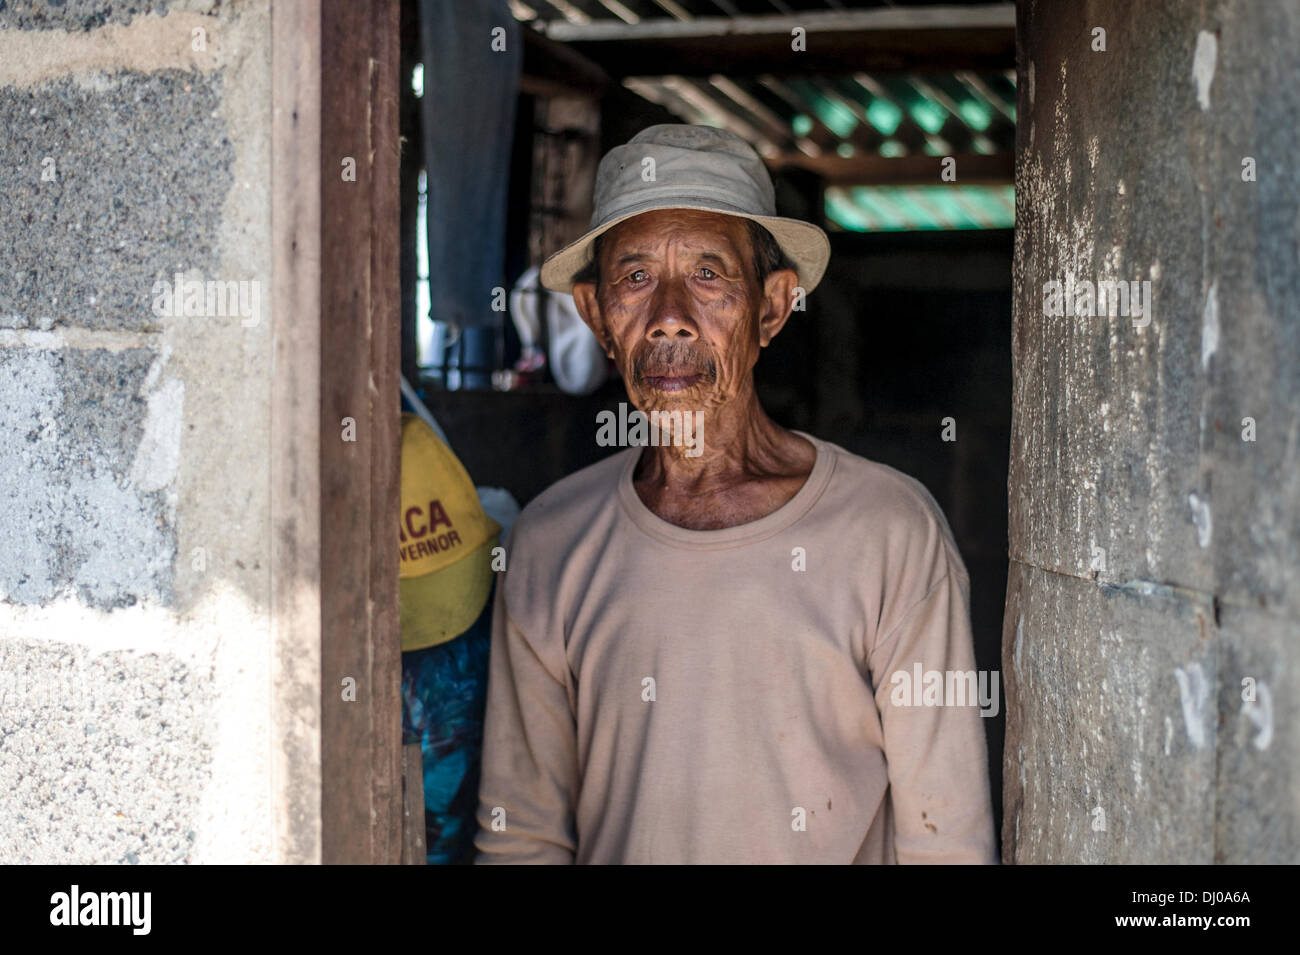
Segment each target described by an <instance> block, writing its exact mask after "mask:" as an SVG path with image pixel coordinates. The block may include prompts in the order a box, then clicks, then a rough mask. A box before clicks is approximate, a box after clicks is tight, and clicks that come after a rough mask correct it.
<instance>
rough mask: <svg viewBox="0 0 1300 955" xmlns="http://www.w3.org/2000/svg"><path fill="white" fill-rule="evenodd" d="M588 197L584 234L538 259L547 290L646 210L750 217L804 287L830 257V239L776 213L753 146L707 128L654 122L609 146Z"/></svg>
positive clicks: (558, 287) (568, 286) (561, 288)
mask: <svg viewBox="0 0 1300 955" xmlns="http://www.w3.org/2000/svg"><path fill="white" fill-rule="evenodd" d="M647 159H652V160H654V162H653V163H647V162H646V160H647ZM594 200H595V202H594V205H595V209H594V211H593V212H592V215H591V226H590V229H589V230H588V232H587V233H586V235H584V236H583V237H582V238H580V239H578V240H577V241H575V242H571V243H569V244H568V245H566V246H565V247H564V248H562V249H560V251H558V252H556V253H555V254H554V255H552V256H551V257H550V258H548V259H547V260H546V261H545V262H544V263H542V275H541V279H542V284H543V285H544V286H546V287H547V288H548V289H551V290H552V291H555V292H564V293H566V294H572V293H573V277H574V276H575V275H576V274H577V273H578V272H580V271H581V270H582V269H583V268H584V267H585V266H586V265H587V263H588V262H589V261H590V259H591V244H592V241H593V240H594V239H595V238H596V236H598V235H600V234H601V233H602V232H605V231H607V230H609V229H612V228H613V227H614V226H616V225H618V224H619V223H620V222H622V221H623V220H624V219H630V218H632V216H635V215H640V214H641V213H643V212H650V211H651V210H653V209H701V210H705V211H710V212H721V213H725V214H727V215H733V216H742V217H744V218H746V219H753V220H754V221H755V222H757V223H759V224H761V225H763V226H764V227H766V228H767V230H768V231H769V232H771V233H772V235H773V237H774V238H775V239H776V241H777V243H778V244H779V245H780V246H781V248H782V250H783V251H784V252H785V254H786V255H787V256H788V257H789V258H790V261H792V262H793V263H794V265H795V268H796V269H797V270H798V273H799V285H800V287H802V288H803V289H804V290H805V291H806V292H811V291H812V290H813V289H814V288H815V287H816V285H817V283H818V282H820V281H821V277H822V274H823V273H824V272H825V271H826V263H827V261H828V260H829V259H830V257H831V243H830V239H828V238H827V237H826V233H825V232H823V231H822V230H821V229H820V228H818V227H817V226H815V225H813V224H812V223H811V222H804V221H803V220H802V219H788V218H785V217H783V216H778V215H777V214H776V193H775V191H774V190H773V188H772V177H771V176H770V175H768V172H767V167H766V166H765V165H763V160H762V159H761V158H759V155H758V153H756V152H755V151H754V149H753V147H752V146H750V145H749V143H747V142H745V140H743V139H741V138H740V137H739V136H737V135H736V134H735V133H731V132H728V131H727V130H725V129H717V128H715V127H713V126H691V125H684V124H673V123H661V124H659V125H657V126H650V127H647V128H646V129H643V130H642V131H641V132H639V133H637V134H636V135H635V136H633V137H632V138H631V139H630V140H629V141H628V142H627V143H626V144H624V145H622V146H615V147H614V148H613V149H611V150H610V151H609V152H608V153H606V154H605V158H604V159H602V160H601V161H600V166H599V168H598V169H597V170H596V189H595V196H594Z"/></svg>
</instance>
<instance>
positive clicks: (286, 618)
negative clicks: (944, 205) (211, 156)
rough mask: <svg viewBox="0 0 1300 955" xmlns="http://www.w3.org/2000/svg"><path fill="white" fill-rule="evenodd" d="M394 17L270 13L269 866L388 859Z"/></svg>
mask: <svg viewBox="0 0 1300 955" xmlns="http://www.w3.org/2000/svg"><path fill="white" fill-rule="evenodd" d="M398 15H399V3H398V0H373V2H367V3H355V2H348V0H277V2H276V3H275V4H272V11H271V35H272V39H271V48H272V52H271V60H272V124H271V129H272V215H271V220H272V221H271V230H272V240H273V248H274V253H273V269H274V283H273V284H274V287H273V292H272V308H273V312H274V316H273V318H274V326H273V327H274V346H273V356H274V357H273V369H272V381H271V401H272V447H271V449H270V450H271V461H272V491H271V499H272V505H271V507H272V601H273V607H272V620H273V640H272V653H273V661H274V663H273V671H274V683H273V686H274V689H273V711H272V721H271V722H272V730H271V731H272V734H273V738H272V748H273V752H274V754H275V756H274V762H273V778H274V785H273V791H274V793H273V799H274V800H275V802H276V805H275V806H274V807H273V808H274V809H275V814H276V824H275V833H276V843H277V848H276V852H275V855H276V858H277V860H278V861H282V862H313V861H320V862H325V863H397V862H400V861H401V858H402V854H401V852H402V849H401V842H402V839H401V835H402V777H401V765H402V763H401V715H400V714H401V709H400V681H401V649H400V646H401V643H400V638H399V631H398V609H397V595H398V582H397V578H398V559H397V547H396V539H395V535H394V528H395V527H396V526H397V519H398V509H399V503H400V501H399V498H400V486H399V479H400V463H399V447H398V439H399V416H398V409H399V388H398V380H399V361H400V279H399V273H398V244H399V228H400V219H399V215H400V213H399V204H398V198H399V197H398V164H399V147H398V144H399V139H398V83H399V77H398V64H399V20H398ZM353 171H354V175H353V174H352V173H353Z"/></svg>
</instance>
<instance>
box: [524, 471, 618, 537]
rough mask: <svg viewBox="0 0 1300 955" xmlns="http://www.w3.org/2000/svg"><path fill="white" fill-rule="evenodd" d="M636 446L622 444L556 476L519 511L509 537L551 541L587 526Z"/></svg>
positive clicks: (608, 496)
mask: <svg viewBox="0 0 1300 955" xmlns="http://www.w3.org/2000/svg"><path fill="white" fill-rule="evenodd" d="M639 450H640V449H639V448H625V449H624V450H623V451H620V452H616V453H614V454H611V455H609V456H608V457H606V458H602V459H601V460H599V461H597V462H596V463H595V464H589V465H587V466H586V467H585V468H582V469H580V470H578V471H574V472H573V473H572V474H569V475H567V476H565V477H562V478H560V480H558V481H556V482H555V483H554V484H552V485H551V486H550V487H548V488H547V489H546V490H544V491H543V492H542V493H541V494H539V495H537V496H536V497H535V498H533V499H532V500H531V501H529V502H528V504H527V506H525V507H524V509H523V510H522V511H520V512H519V516H518V518H516V519H515V526H514V529H513V530H512V532H511V534H512V539H513V540H515V541H517V542H522V541H528V540H531V539H536V538H538V537H541V538H544V539H546V540H548V541H550V542H552V543H554V542H555V538H556V535H563V534H565V533H566V532H572V531H574V530H577V531H581V530H582V529H584V528H587V527H589V526H590V525H591V522H592V521H593V519H594V518H595V516H596V514H598V513H599V512H600V510H601V509H602V508H605V507H607V506H609V504H610V502H612V501H614V500H615V499H616V497H617V493H618V478H619V475H620V473H621V472H622V468H623V465H624V464H625V463H626V462H627V455H628V454H629V453H633V452H635V451H639Z"/></svg>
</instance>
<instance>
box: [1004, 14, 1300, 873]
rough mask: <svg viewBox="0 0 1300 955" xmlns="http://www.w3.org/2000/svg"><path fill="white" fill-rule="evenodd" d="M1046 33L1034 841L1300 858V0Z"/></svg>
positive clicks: (1026, 184)
mask: <svg viewBox="0 0 1300 955" xmlns="http://www.w3.org/2000/svg"><path fill="white" fill-rule="evenodd" d="M1096 28H1102V29H1104V30H1105V51H1104V52H1101V51H1095V50H1094V49H1093V45H1094V43H1095V42H1096V35H1095V34H1094V30H1095V29H1096ZM1018 33H1019V38H1018V45H1019V51H1020V66H1019V80H1020V105H1019V114H1018V115H1019V123H1018V132H1017V135H1018V149H1017V151H1018V166H1017V210H1016V213H1017V216H1016V218H1017V223H1016V224H1017V237H1016V257H1015V321H1014V340H1013V352H1014V361H1015V393H1014V420H1013V430H1012V447H1011V470H1010V478H1009V490H1010V552H1011V558H1012V565H1011V575H1010V580H1009V583H1008V589H1007V608H1006V618H1005V625H1004V641H1003V665H1004V672H1005V674H1006V686H1007V699H1008V712H1007V737H1006V759H1005V763H1004V770H1005V784H1004V800H1005V804H1004V809H1005V817H1004V823H1003V847H1004V858H1005V859H1006V861H1015V862H1189V863H1190V862H1196V863H1206V862H1263V861H1277V862H1297V861H1300V739H1298V737H1297V734H1296V732H1295V728H1296V726H1297V725H1298V719H1300V712H1298V708H1297V700H1300V586H1297V584H1300V466H1298V464H1300V461H1298V460H1297V455H1298V453H1300V441H1298V440H1297V439H1298V437H1300V411H1298V409H1300V181H1298V180H1297V179H1296V174H1295V157H1296V156H1298V155H1300V84H1298V83H1297V82H1296V77H1297V76H1300V4H1297V3H1294V2H1278V3H1254V2H1249V0H1210V2H1208V3H1204V4H1191V3H1176V2H1152V3H1140V4H1135V3H1129V2H1127V0H1103V2H1087V3H1075V2H1044V0H1038V2H1026V3H1024V4H1022V5H1021V7H1020V23H1019V31H1018ZM1247 157H1249V158H1250V159H1252V160H1253V171H1254V181H1248V180H1249V178H1250V177H1249V175H1247V176H1246V178H1243V173H1244V172H1246V173H1247V174H1248V173H1249V171H1250V170H1249V167H1250V165H1251V164H1250V163H1247V164H1246V165H1243V160H1244V159H1246V158H1247ZM1067 277H1069V278H1071V279H1072V280H1073V281H1074V282H1075V283H1078V282H1081V281H1083V280H1089V281H1091V282H1094V283H1096V282H1100V281H1103V280H1107V279H1116V280H1121V279H1122V280H1127V281H1132V280H1139V281H1140V280H1149V281H1150V282H1151V289H1152V298H1153V307H1152V309H1151V311H1150V314H1149V316H1127V317H1126V316H1123V315H1115V316H1110V315H1106V316H1100V317H1087V316H1085V315H1079V314H1074V315H1053V314H1046V313H1047V312H1050V311H1052V310H1053V309H1052V307H1051V306H1052V303H1051V301H1050V297H1049V296H1048V295H1045V285H1046V283H1048V282H1050V281H1053V280H1055V281H1058V282H1065V281H1066V280H1067ZM1076 291H1077V286H1076ZM1083 304H1084V305H1085V307H1086V302H1085V303H1083ZM1148 317H1149V323H1147V319H1148ZM1247 418H1249V419H1252V420H1253V422H1254V429H1255V431H1254V434H1253V436H1252V435H1251V434H1250V433H1249V428H1250V427H1251V425H1250V423H1249V422H1247V423H1243V419H1247ZM1251 437H1253V438H1254V440H1250V438H1251ZM1103 552H1104V555H1103ZM1103 557H1104V560H1103Z"/></svg>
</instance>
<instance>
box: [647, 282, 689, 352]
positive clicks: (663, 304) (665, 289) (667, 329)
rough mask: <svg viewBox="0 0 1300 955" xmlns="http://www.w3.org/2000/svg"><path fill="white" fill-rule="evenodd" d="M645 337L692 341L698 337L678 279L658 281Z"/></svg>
mask: <svg viewBox="0 0 1300 955" xmlns="http://www.w3.org/2000/svg"><path fill="white" fill-rule="evenodd" d="M645 337H646V339H647V340H648V341H655V340H657V339H664V338H668V339H678V338H680V339H688V340H690V341H694V340H695V339H697V338H699V337H700V330H699V328H698V327H697V326H696V324H695V319H694V318H693V317H692V316H691V310H690V305H689V302H688V300H687V296H686V290H685V288H684V286H683V283H682V281H681V280H680V279H676V280H672V281H666V282H660V283H659V287H658V288H657V289H655V294H654V299H653V300H652V301H651V303H650V321H649V323H648V324H647V325H646V331H645Z"/></svg>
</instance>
